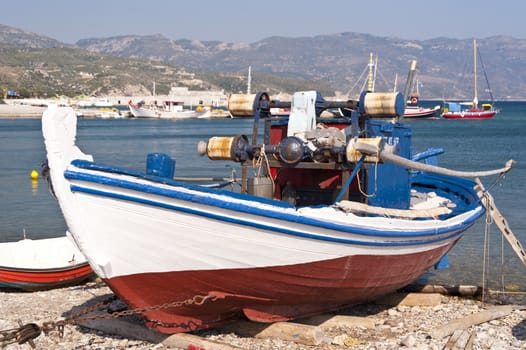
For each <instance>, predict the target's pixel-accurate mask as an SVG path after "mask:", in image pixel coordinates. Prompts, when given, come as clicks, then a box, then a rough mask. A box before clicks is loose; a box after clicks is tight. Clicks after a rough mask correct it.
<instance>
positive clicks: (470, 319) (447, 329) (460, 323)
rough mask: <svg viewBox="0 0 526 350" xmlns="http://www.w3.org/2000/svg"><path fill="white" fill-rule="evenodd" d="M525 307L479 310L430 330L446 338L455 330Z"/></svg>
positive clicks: (435, 335) (438, 336)
mask: <svg viewBox="0 0 526 350" xmlns="http://www.w3.org/2000/svg"><path fill="white" fill-rule="evenodd" d="M523 308H526V306H522V307H521V306H517V305H505V306H496V307H493V308H491V309H488V310H486V311H482V312H479V313H477V314H472V315H469V316H466V317H463V318H459V319H456V320H453V321H451V322H449V323H448V324H446V325H444V326H442V327H441V328H437V329H433V330H432V331H431V332H429V335H430V336H431V337H432V338H436V339H440V338H444V337H446V336H448V335H451V334H453V332H455V331H456V330H459V329H467V328H469V327H471V326H474V325H477V324H481V323H484V322H488V321H491V320H496V319H498V318H502V317H505V316H507V315H509V314H510V313H511V312H513V311H514V310H521V309H523Z"/></svg>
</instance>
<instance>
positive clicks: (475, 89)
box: [473, 39, 479, 108]
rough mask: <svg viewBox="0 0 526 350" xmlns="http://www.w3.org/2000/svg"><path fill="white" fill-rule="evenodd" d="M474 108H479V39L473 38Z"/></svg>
mask: <svg viewBox="0 0 526 350" xmlns="http://www.w3.org/2000/svg"><path fill="white" fill-rule="evenodd" d="M473 89H474V91H473V108H477V107H478V104H479V98H478V93H477V39H473Z"/></svg>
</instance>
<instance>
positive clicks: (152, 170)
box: [146, 153, 175, 179]
mask: <svg viewBox="0 0 526 350" xmlns="http://www.w3.org/2000/svg"><path fill="white" fill-rule="evenodd" d="M174 171H175V159H172V158H171V157H170V156H169V155H167V154H164V153H150V154H148V156H147V157H146V173H147V174H148V175H155V176H160V177H166V178H169V179H172V178H173V177H174Z"/></svg>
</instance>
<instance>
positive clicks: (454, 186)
mask: <svg viewBox="0 0 526 350" xmlns="http://www.w3.org/2000/svg"><path fill="white" fill-rule="evenodd" d="M42 123H43V133H44V138H45V143H46V149H47V155H48V161H49V167H50V176H51V180H52V183H53V189H54V191H55V194H56V196H57V198H58V200H59V203H60V206H61V209H62V211H63V214H64V217H65V219H66V223H67V225H68V228H69V230H70V232H71V233H72V234H73V236H74V237H75V241H76V242H77V243H78V245H79V248H80V249H81V250H82V251H83V252H84V254H85V255H86V257H87V258H88V260H89V262H90V265H91V266H92V267H93V269H94V271H95V272H96V273H97V275H98V276H100V277H101V278H102V279H104V280H105V281H106V282H107V283H108V285H109V286H110V288H111V289H112V290H113V291H114V292H115V293H116V294H117V295H118V296H119V297H121V298H122V299H123V300H124V301H125V302H126V303H128V304H129V305H130V306H131V307H134V308H135V307H145V308H148V307H152V310H149V311H145V312H144V313H143V315H144V317H145V318H146V320H147V324H148V325H149V326H150V327H155V328H157V329H159V330H160V331H162V332H166V333H174V332H187V331H193V330H198V329H205V328H210V327H215V326H217V325H219V324H221V323H223V322H226V321H229V320H232V319H233V318H238V317H240V316H241V315H243V314H244V315H245V316H247V317H249V318H250V319H252V320H257V321H263V322H269V321H278V320H288V319H293V318H298V317H302V316H307V315H309V314H313V313H319V312H322V311H328V310H332V309H335V308H338V307H341V306H345V305H351V304H356V303H360V302H364V301H367V300H371V299H373V298H375V297H378V296H380V295H382V294H386V293H389V292H393V291H395V290H396V289H398V288H400V287H402V286H404V285H406V284H408V283H410V282H411V281H413V280H415V279H416V278H418V277H419V276H420V275H422V274H423V273H424V272H425V271H426V270H427V269H429V268H430V267H432V266H433V265H434V264H436V263H437V262H438V261H439V260H440V259H441V257H443V255H444V254H446V253H447V251H449V250H450V249H451V248H452V247H453V246H454V244H455V243H456V242H457V241H458V240H459V239H460V237H461V236H462V234H463V233H464V231H465V230H466V229H467V228H468V227H470V226H471V225H472V224H473V223H474V221H475V220H476V219H477V218H478V217H480V216H481V215H482V214H483V213H484V210H483V208H482V206H481V205H480V203H479V202H478V196H477V195H476V193H475V192H474V190H473V185H474V183H473V182H472V181H468V180H463V179H459V178H450V177H447V176H438V175H429V174H425V173H422V174H420V175H418V176H414V177H413V180H412V181H411V182H412V187H413V189H415V190H417V191H418V192H420V193H425V192H430V191H432V192H433V193H434V194H435V195H436V196H438V197H447V198H449V199H451V200H452V202H454V203H455V204H456V205H457V206H456V208H455V212H454V213H453V214H451V215H447V216H444V217H440V218H438V217H436V218H435V217H427V218H421V219H417V220H414V219H402V218H397V217H390V216H367V215H365V216H363V215H357V214H353V213H350V212H346V211H343V210H341V209H340V208H339V207H337V206H335V205H324V206H304V207H295V206H293V205H292V204H289V203H287V202H284V201H279V200H274V199H266V198H262V197H256V196H252V195H248V194H238V193H232V192H229V191H222V190H215V189H210V188H207V187H203V186H197V185H192V184H188V183H181V182H177V181H174V180H171V179H169V178H160V177H156V176H151V175H147V174H144V173H140V172H135V171H130V170H126V169H122V168H115V167H110V166H106V165H103V164H98V163H94V162H93V161H92V157H91V156H89V155H86V154H84V153H82V152H81V151H80V150H79V149H78V148H77V147H76V146H75V145H74V142H73V140H75V136H76V135H75V134H76V118H75V114H74V113H72V111H69V110H68V109H61V108H58V109H56V110H48V111H47V112H46V113H44V115H43V118H42ZM406 174H407V172H406ZM205 296H216V297H217V300H204V302H203V304H202V305H200V303H198V302H195V301H194V302H190V303H184V304H182V305H178V306H177V307H176V306H175V304H174V305H170V306H166V307H157V306H159V305H162V304H165V303H178V302H184V301H186V300H188V299H192V298H194V297H205Z"/></svg>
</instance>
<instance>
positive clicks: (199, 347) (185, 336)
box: [162, 333, 244, 350]
mask: <svg viewBox="0 0 526 350" xmlns="http://www.w3.org/2000/svg"><path fill="white" fill-rule="evenodd" d="M162 343H163V345H166V346H169V347H176V348H181V349H196V350H244V349H243V348H238V347H235V346H231V345H229V344H224V343H220V342H216V341H213V340H208V339H205V338H203V337H199V336H197V335H193V334H189V333H178V334H172V335H170V336H169V337H168V338H166V339H165V340H164V341H163V342H162Z"/></svg>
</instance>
